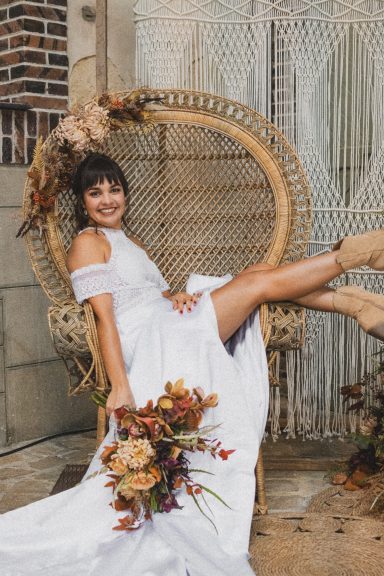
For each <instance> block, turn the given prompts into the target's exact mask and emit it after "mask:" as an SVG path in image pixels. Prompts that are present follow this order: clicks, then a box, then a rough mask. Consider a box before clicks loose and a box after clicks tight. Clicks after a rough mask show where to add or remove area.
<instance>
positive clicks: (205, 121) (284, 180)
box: [24, 90, 311, 513]
mask: <svg viewBox="0 0 384 576" xmlns="http://www.w3.org/2000/svg"><path fill="white" fill-rule="evenodd" d="M142 96H146V97H147V98H153V99H154V100H159V99H161V103H156V104H152V105H147V107H146V110H147V111H148V114H149V119H148V126H149V127H150V126H159V125H160V126H161V125H163V126H172V125H187V126H195V127H196V126H197V127H201V128H203V129H207V130H214V131H215V133H218V134H222V135H223V136H225V138H227V139H232V140H233V141H236V142H237V143H238V145H239V146H241V147H242V148H243V149H245V150H246V151H247V153H248V154H249V156H250V157H251V158H253V159H254V160H255V161H256V162H257V163H258V165H259V166H260V168H261V170H262V171H263V172H264V174H265V175H266V177H267V179H268V182H269V184H270V187H271V190H272V192H273V196H274V201H275V207H276V224H275V228H274V236H273V238H272V239H271V241H270V244H269V248H268V251H267V253H266V257H265V258H264V261H266V262H268V263H270V264H272V265H279V264H283V263H286V262H289V261H292V260H297V259H299V258H302V257H303V256H304V253H305V249H306V244H307V241H308V238H309V233H310V224H311V199H310V191H309V185H308V181H307V179H306V176H305V173H304V170H303V168H302V166H301V163H300V161H299V159H298V158H297V155H296V153H295V151H294V150H293V149H292V147H291V146H290V145H289V143H288V142H287V141H286V139H285V138H284V136H283V135H282V134H281V133H280V132H279V130H277V128H276V127H275V126H274V125H273V124H271V123H270V122H269V121H268V120H267V119H265V118H264V117H263V116H261V115H260V114H258V113H257V112H255V111H254V110H251V109H249V108H248V107H246V106H243V105H241V104H239V103H238V102H234V101H231V100H227V99H225V98H221V97H218V96H215V95H212V94H203V93H199V92H191V91H185V90H150V91H145V90H143V91H142ZM115 97H117V98H121V99H124V98H125V99H127V98H128V99H129V93H126V92H121V93H118V94H116V95H115ZM135 129H137V126H134V125H132V123H129V124H127V126H126V128H125V130H135ZM52 140H54V134H51V135H50V136H49V138H48V139H47V141H46V142H45V143H44V145H43V149H44V147H45V149H48V147H49V145H51V144H52ZM99 149H100V150H102V151H104V150H105V151H106V152H110V150H108V145H105V143H102V144H101V145H100V146H99ZM59 191H60V190H59V189H58V190H57V193H59ZM33 193H34V189H33V185H32V183H31V179H30V178H28V179H27V182H26V185H25V191H24V214H25V216H26V217H28V214H30V212H31V209H32V208H33ZM61 212H62V208H61V206H60V194H58V197H57V198H56V201H55V204H54V209H48V210H46V212H45V214H44V217H45V226H44V228H43V231H42V233H40V232H41V231H40V232H39V231H38V230H37V229H34V228H33V227H32V228H31V229H30V230H29V231H28V233H27V235H26V239H27V244H28V250H29V255H30V258H31V262H32V266H33V269H34V271H35V273H36V276H37V278H38V280H39V281H40V284H41V285H42V288H43V289H44V291H45V292H46V293H47V295H48V297H49V298H50V299H51V301H52V302H53V306H51V308H50V310H49V313H48V318H49V324H50V329H51V333H52V337H53V341H54V344H55V346H56V349H57V351H58V352H59V354H60V355H61V356H62V358H63V359H64V361H65V362H66V365H67V367H68V366H70V376H71V377H72V383H71V386H72V389H71V391H70V393H72V394H79V393H81V392H83V391H86V390H92V389H96V390H98V391H104V390H105V389H106V388H108V379H107V375H106V373H105V369H104V366H103V362H102V358H101V354H100V349H99V345H98V339H97V331H96V325H95V320H94V316H93V312H92V309H91V307H90V305H89V304H88V303H87V302H86V303H85V304H84V306H79V305H77V304H76V302H75V301H74V296H73V291H72V286H71V282H70V277H69V273H68V271H67V268H66V265H65V258H66V249H67V246H66V243H67V244H68V239H67V240H65V239H63V235H62V233H61V230H60V218H61ZM144 241H145V238H144ZM154 253H155V261H156V246H154ZM260 318H261V320H260V321H261V328H262V332H263V336H264V342H265V345H266V347H267V348H268V349H269V350H270V351H272V353H275V352H276V351H279V350H286V349H292V348H299V347H300V346H301V345H302V343H303V338H304V312H303V310H302V309H301V308H299V307H297V306H294V305H289V304H281V305H280V304H276V305H273V306H267V305H263V306H262V307H261V314H260ZM74 382H75V383H74ZM105 431H106V418H105V410H104V409H102V408H99V409H98V431H97V439H98V443H100V442H101V440H102V438H103V437H104V435H105ZM256 481H257V498H258V511H259V513H266V512H267V504H266V496H265V487H264V469H263V460H262V455H261V450H260V456H259V460H258V464H257V467H256Z"/></svg>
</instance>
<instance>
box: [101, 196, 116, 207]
mask: <svg viewBox="0 0 384 576" xmlns="http://www.w3.org/2000/svg"><path fill="white" fill-rule="evenodd" d="M112 203H113V198H112V197H111V196H110V194H108V193H105V194H102V195H101V198H100V204H101V205H102V206H111V205H112Z"/></svg>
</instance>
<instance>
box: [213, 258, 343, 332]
mask: <svg viewBox="0 0 384 576" xmlns="http://www.w3.org/2000/svg"><path fill="white" fill-rule="evenodd" d="M337 256H338V251H337V250H336V251H334V252H330V253H328V254H321V255H320V256H313V257H312V258H307V259H305V260H301V261H299V262H293V263H291V264H286V265H284V266H281V267H278V268H273V269H269V268H268V269H260V267H259V266H258V265H255V266H251V267H250V268H248V269H246V270H244V271H243V272H242V273H240V274H239V275H238V276H237V277H236V278H234V279H233V280H231V282H228V284H225V286H222V287H221V288H218V289H217V290H214V291H213V292H212V302H213V305H214V308H215V311H216V317H217V321H218V326H219V333H220V338H221V339H222V340H223V342H225V341H226V340H227V339H228V338H229V337H230V336H232V334H233V333H234V332H235V331H236V330H237V329H238V328H239V326H240V325H241V324H242V323H243V322H244V320H245V319H246V318H247V316H249V314H250V313H251V312H252V311H253V310H254V309H255V308H256V307H257V306H259V305H260V304H262V303H264V302H278V301H281V300H283V301H284V300H286V301H287V300H289V301H296V302H297V303H299V304H302V305H304V306H305V305H307V306H309V307H316V306H314V304H315V305H316V303H317V304H318V305H320V306H321V308H320V309H324V310H326V311H331V309H332V307H331V306H332V302H331V294H332V291H331V289H328V288H324V286H325V284H327V282H329V281H330V280H332V279H333V278H336V277H337V276H339V275H340V274H342V273H343V272H344V271H343V269H342V267H341V266H340V264H338V263H337V260H336V258H337ZM321 288H324V290H323V291H320V292H318V291H319V289H321ZM314 293H315V294H314ZM308 296H309V298H308ZM316 309H318V308H316Z"/></svg>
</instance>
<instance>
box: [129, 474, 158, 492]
mask: <svg viewBox="0 0 384 576" xmlns="http://www.w3.org/2000/svg"><path fill="white" fill-rule="evenodd" d="M155 484H156V478H155V477H154V476H153V475H152V474H147V473H146V472H144V471H140V472H137V473H136V474H135V475H134V476H133V477H132V479H131V487H132V488H133V489H134V490H149V489H150V488H152V486H154V485H155Z"/></svg>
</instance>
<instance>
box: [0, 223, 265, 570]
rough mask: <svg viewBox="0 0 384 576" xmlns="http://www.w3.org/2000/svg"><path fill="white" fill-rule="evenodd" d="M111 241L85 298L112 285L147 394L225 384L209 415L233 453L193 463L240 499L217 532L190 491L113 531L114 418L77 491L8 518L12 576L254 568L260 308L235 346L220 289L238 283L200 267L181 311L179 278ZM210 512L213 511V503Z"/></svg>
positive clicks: (260, 420) (83, 274) (131, 363)
mask: <svg viewBox="0 0 384 576" xmlns="http://www.w3.org/2000/svg"><path fill="white" fill-rule="evenodd" d="M102 231H103V233H104V234H105V235H106V237H107V239H108V240H109V242H110V243H111V247H112V253H111V258H110V261H109V262H108V263H106V264H95V265H91V266H87V267H86V268H82V269H79V270H76V271H75V272H74V273H73V274H72V282H73V286H74V290H75V294H76V298H77V299H78V301H79V302H81V301H83V300H84V299H86V298H88V297H91V296H94V295H97V294H100V293H104V292H110V293H112V297H113V305H114V313H115V319H116V323H117V327H118V331H119V334H120V339H121V344H122V350H123V356H124V361H125V364H126V370H127V373H128V376H129V382H130V385H131V387H132V390H133V393H134V396H135V399H136V403H137V405H138V406H144V405H145V404H146V402H147V400H148V399H150V398H152V399H153V400H154V401H156V399H157V398H158V396H159V395H161V394H162V393H163V390H164V388H163V387H164V384H165V383H166V382H167V381H168V380H170V381H175V380H177V379H178V378H184V379H185V385H186V387H188V388H190V389H192V388H193V387H197V386H201V387H202V388H203V390H204V392H205V393H206V394H209V393H211V392H217V393H218V395H219V404H218V406H217V407H216V408H214V409H209V410H207V412H206V414H205V416H204V423H205V424H210V423H215V424H221V426H220V428H218V430H217V431H216V432H215V435H217V437H218V438H219V439H220V440H222V443H223V447H224V448H225V449H236V452H235V453H234V454H232V455H231V456H230V458H229V459H228V460H227V461H221V459H217V460H214V459H213V458H212V457H211V456H209V454H201V453H197V454H193V455H192V456H191V461H192V467H193V468H198V469H204V470H207V471H209V472H212V473H213V474H214V475H207V474H203V473H196V474H195V478H196V479H198V480H199V481H200V482H201V483H202V484H204V485H206V486H208V487H209V488H211V489H213V490H214V491H215V492H216V493H218V494H219V495H220V496H221V497H222V498H223V499H224V500H225V502H226V503H227V504H228V505H229V506H230V507H231V509H228V508H226V507H225V506H223V505H222V504H221V503H220V502H218V501H216V500H215V499H214V498H213V497H210V498H208V503H209V506H210V508H211V510H212V518H213V520H214V523H215V525H216V527H217V530H218V534H216V532H215V530H214V528H213V526H212V525H211V524H210V522H209V521H208V520H207V519H206V518H204V516H203V515H202V514H201V513H200V512H199V510H198V509H197V507H196V505H195V503H194V502H193V500H192V498H191V497H190V496H188V495H186V494H185V492H184V491H183V490H181V491H180V495H179V496H178V497H177V499H178V502H179V504H181V505H182V506H183V509H182V510H173V511H172V512H170V513H169V514H167V513H163V514H155V515H154V517H153V521H152V522H150V521H148V522H146V523H145V525H144V526H143V527H142V528H140V529H139V530H137V531H135V532H119V531H114V530H112V527H113V526H116V525H117V523H118V522H117V518H121V517H123V516H124V515H125V513H124V512H116V511H115V510H114V509H113V508H112V507H111V506H109V503H110V502H111V489H110V488H106V487H104V484H105V483H106V481H108V478H106V476H105V475H104V474H98V475H94V476H92V477H90V478H88V479H87V477H89V476H90V475H91V474H92V473H93V472H95V471H97V470H98V469H99V468H100V461H99V453H100V450H102V448H103V446H104V445H108V444H110V442H111V441H112V440H113V439H114V432H115V427H114V422H113V421H112V419H111V422H110V430H109V433H108V435H107V436H106V438H105V440H104V441H103V444H102V446H101V447H100V449H99V451H98V453H96V455H95V457H94V458H93V460H92V462H91V465H90V467H89V469H88V471H87V474H86V475H85V477H84V479H83V481H82V482H81V483H80V484H79V485H77V486H76V487H75V488H72V489H70V490H67V491H65V492H62V493H60V494H57V495H55V496H51V497H49V498H45V499H44V500H40V501H38V502H34V503H32V504H30V505H28V506H25V507H23V508H19V509H17V510H14V511H11V512H8V513H7V514H3V515H2V516H0V574H1V576H25V575H31V576H32V575H33V576H35V575H36V576H37V575H39V576H40V575H41V576H106V575H107V576H120V575H129V576H186V575H189V576H249V575H252V574H253V571H252V569H251V568H250V566H249V563H248V552H247V551H248V542H249V532H250V526H251V519H252V510H253V502H254V494H255V477H254V467H255V464H256V461H257V455H258V449H259V445H260V442H261V440H262V437H263V432H264V427H265V423H266V416H267V407H268V378H267V376H268V375H267V364H266V358H265V351H264V346H263V340H262V337H261V333H260V327H259V320H258V313H257V312H255V313H254V314H252V315H251V316H250V317H249V318H248V320H247V321H246V322H245V323H244V325H243V326H242V327H241V328H240V329H239V330H238V332H237V333H236V334H235V335H234V336H233V337H232V338H231V340H230V341H229V342H228V344H227V345H226V346H224V345H223V344H222V342H221V340H220V338H219V335H218V328H217V321H216V316H215V311H214V308H213V305H212V301H211V297H210V291H212V289H214V288H215V287H218V286H220V285H222V284H223V283H225V282H228V281H229V280H230V278H231V277H230V276H227V277H224V278H221V279H220V278H213V277H204V276H198V275H192V276H191V277H190V279H189V282H188V285H187V291H188V292H190V293H191V292H194V291H197V290H203V296H202V297H201V299H200V301H199V303H198V304H197V305H196V307H195V308H194V310H193V311H192V312H190V313H187V312H184V314H182V315H181V314H180V313H179V312H177V311H174V310H173V309H172V304H171V302H170V301H169V300H168V299H166V298H164V297H163V296H162V294H161V292H162V291H164V290H167V288H168V286H167V284H166V283H165V281H164V279H163V278H162V276H161V274H160V272H159V270H158V269H157V268H156V266H155V264H153V263H152V262H151V261H150V259H149V258H148V257H147V255H146V253H145V252H144V251H143V250H142V249H141V248H139V247H138V246H136V244H134V243H133V242H132V241H131V240H129V239H128V238H127V237H126V236H125V234H124V233H123V232H122V231H121V230H113V229H106V228H102ZM208 514H210V512H209V511H208Z"/></svg>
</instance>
